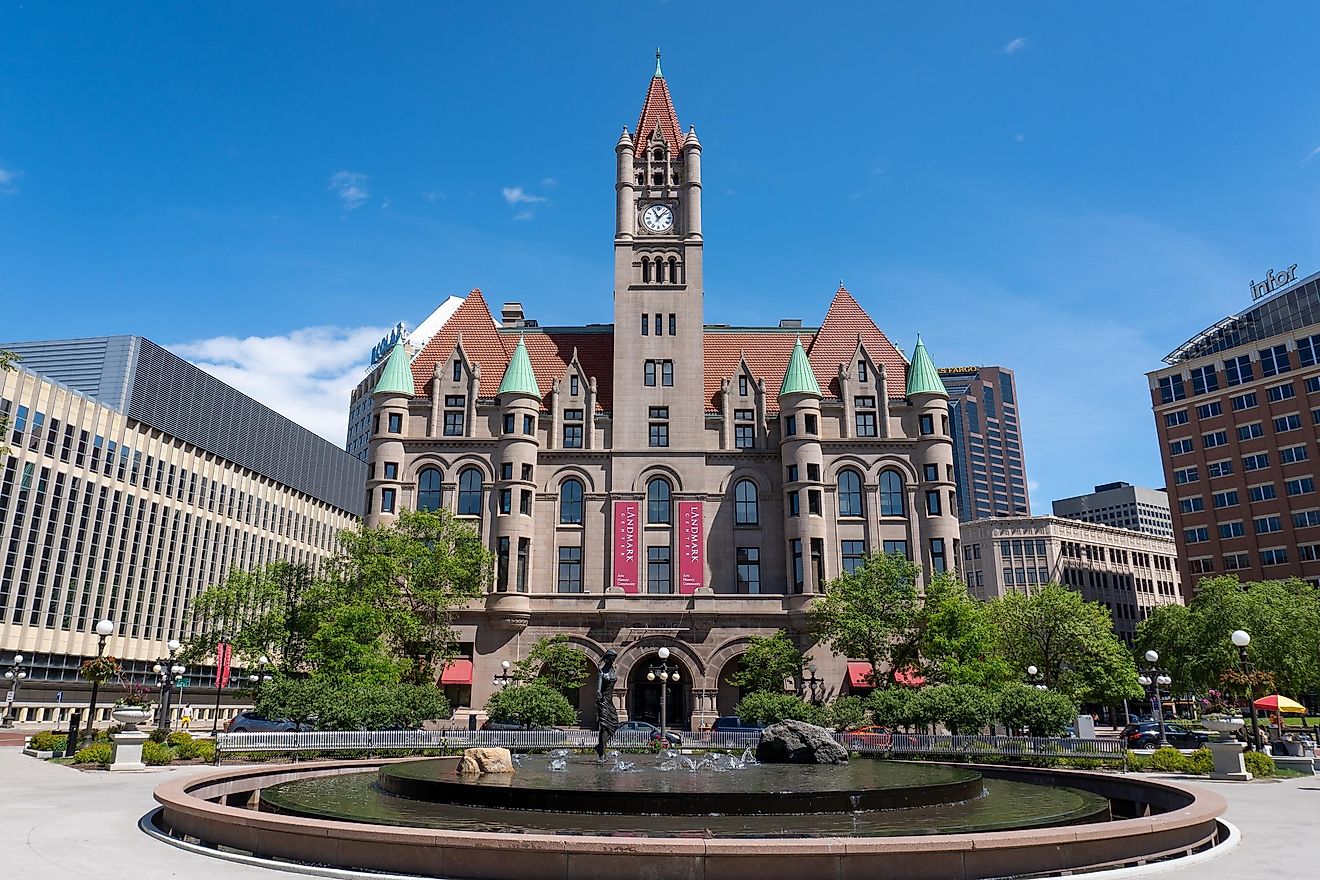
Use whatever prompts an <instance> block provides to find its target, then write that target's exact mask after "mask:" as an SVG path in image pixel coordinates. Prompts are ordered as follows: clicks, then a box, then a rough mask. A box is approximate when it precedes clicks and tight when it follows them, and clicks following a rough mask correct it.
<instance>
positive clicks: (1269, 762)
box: [1242, 752, 1274, 778]
mask: <svg viewBox="0 0 1320 880" xmlns="http://www.w3.org/2000/svg"><path fill="white" fill-rule="evenodd" d="M1242 757H1243V759H1244V760H1245V761H1246V763H1247V772H1249V773H1250V774H1251V775H1252V776H1259V777H1262V778H1266V777H1270V776H1273V775H1274V759H1273V758H1271V757H1270V756H1269V755H1267V754H1265V753H1264V752H1247V753H1246V754H1245V755H1243V756H1242Z"/></svg>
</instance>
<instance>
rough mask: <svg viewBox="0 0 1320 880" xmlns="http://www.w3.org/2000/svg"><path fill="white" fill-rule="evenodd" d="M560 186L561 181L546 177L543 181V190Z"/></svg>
mask: <svg viewBox="0 0 1320 880" xmlns="http://www.w3.org/2000/svg"><path fill="white" fill-rule="evenodd" d="M557 186H559V181H558V180H556V179H555V178H553V177H544V178H542V179H541V189H554V188H555V187H557Z"/></svg>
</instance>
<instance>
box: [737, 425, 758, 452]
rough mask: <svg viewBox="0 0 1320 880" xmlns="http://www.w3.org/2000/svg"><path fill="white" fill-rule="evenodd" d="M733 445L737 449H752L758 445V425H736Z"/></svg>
mask: <svg viewBox="0 0 1320 880" xmlns="http://www.w3.org/2000/svg"><path fill="white" fill-rule="evenodd" d="M733 446H734V448H735V449H751V448H753V447H754V446H756V426H755V425H734V426H733Z"/></svg>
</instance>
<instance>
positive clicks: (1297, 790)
mask: <svg viewBox="0 0 1320 880" xmlns="http://www.w3.org/2000/svg"><path fill="white" fill-rule="evenodd" d="M208 769H209V768H207V767H198V766H192V767H175V768H169V767H163V768H160V769H153V770H147V771H142V772H139V773H122V774H113V775H112V774H110V773H99V772H89V773H83V772H80V771H78V770H74V769H72V768H70V767H62V766H59V765H57V764H48V763H46V762H44V761H38V760H36V759H33V758H29V757H27V756H25V755H23V754H22V752H21V751H20V750H19V749H17V748H12V747H11V748H0V828H3V829H4V836H3V838H0V840H2V841H3V842H0V866H2V867H0V876H4V877H15V878H38V877H59V878H61V880H105V878H106V877H107V876H110V875H112V874H114V873H116V872H117V871H118V872H120V873H122V871H123V870H124V869H127V870H129V871H130V872H131V873H132V874H133V876H135V877H144V878H150V880H163V878H183V880H280V878H295V877H304V876H305V875H301V874H295V873H292V872H288V871H277V870H272V869H266V868H254V867H247V866H244V865H238V864H234V863H232V862H225V861H220V860H217V859H211V858H207V857H204V856H199V855H194V854H192V853H188V852H184V851H183V850H180V849H177V848H175V847H172V846H168V845H165V844H162V843H160V842H158V841H155V840H152V839H151V838H149V837H147V836H146V835H144V834H143V833H142V832H141V831H140V830H138V827H137V822H138V820H139V819H140V818H141V817H142V816H143V814H145V813H147V812H149V811H150V810H152V809H153V808H154V807H155V801H153V800H152V798H151V792H152V789H154V788H155V787H156V786H157V785H158V784H159V783H160V782H161V781H163V780H165V779H168V778H171V777H177V776H178V775H180V774H186V775H194V774H197V773H203V772H206V771H207V770H208ZM1170 778H1176V777H1170ZM1203 782H1204V781H1203ZM1204 784H1206V785H1213V786H1215V790H1216V791H1219V792H1222V793H1223V795H1224V796H1225V797H1226V798H1227V799H1228V803H1229V811H1228V817H1227V818H1228V819H1229V821H1231V822H1233V823H1234V824H1236V825H1237V826H1238V827H1239V828H1240V829H1241V830H1242V838H1243V840H1242V844H1241V845H1240V846H1239V847H1238V848H1237V849H1236V850H1234V851H1232V852H1229V853H1226V854H1225V855H1222V856H1220V857H1218V858H1216V859H1215V860H1213V862H1211V863H1208V864H1203V865H1200V866H1191V867H1189V868H1188V869H1177V868H1175V869H1173V870H1170V871H1168V872H1166V873H1163V874H1161V875H1160V876H1161V877H1167V878H1171V880H1182V878H1187V880H1192V878H1201V877H1205V876H1207V875H1208V874H1209V873H1210V872H1213V873H1214V874H1215V875H1221V874H1222V876H1225V877H1232V878H1233V880H1279V878H1281V877H1283V878H1302V877H1311V876H1315V875H1316V873H1317V864H1320V841H1318V840H1317V837H1316V831H1317V829H1320V777H1316V778H1312V779H1288V780H1285V781H1281V782H1269V781H1261V782H1252V783H1246V784H1242V783H1210V782H1204Z"/></svg>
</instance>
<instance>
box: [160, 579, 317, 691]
mask: <svg viewBox="0 0 1320 880" xmlns="http://www.w3.org/2000/svg"><path fill="white" fill-rule="evenodd" d="M311 583H312V575H311V572H310V570H309V569H308V568H307V566H305V565H301V564H295V563H290V562H283V561H277V562H272V563H270V564H268V565H266V566H264V567H262V568H259V569H256V570H255V571H242V570H241V569H231V570H230V572H229V576H228V577H227V578H226V579H225V582H224V583H223V584H217V585H216V586H212V587H208V588H206V589H205V590H203V591H202V592H201V593H200V594H198V595H197V597H196V598H194V599H193V600H192V603H191V606H190V608H189V614H190V617H191V621H192V626H193V627H194V628H195V629H196V630H197V635H195V636H193V637H192V638H190V639H189V640H188V642H187V644H186V645H185V647H184V649H183V652H182V654H181V657H182V659H183V660H184V661H185V662H191V663H198V662H201V661H203V660H205V659H206V658H207V657H210V656H211V655H212V654H213V653H214V652H215V647H216V644H217V643H218V642H220V641H225V642H228V643H229V644H230V645H232V646H233V652H234V661H235V662H236V663H237V664H239V665H254V664H256V662H257V660H258V658H259V657H262V656H265V657H267V658H268V659H269V660H270V662H271V663H272V664H273V665H274V668H275V669H277V670H287V671H295V670H297V669H299V668H300V666H301V660H302V652H303V650H304V645H305V643H306V640H307V638H309V637H310V635H311V633H312V631H313V630H314V628H315V627H316V626H317V625H318V621H317V620H316V618H315V615H313V614H312V613H311V612H310V611H308V610H307V609H305V608H303V607H302V606H303V603H304V601H305V600H306V598H307V595H308V593H309V591H310V590H311Z"/></svg>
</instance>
